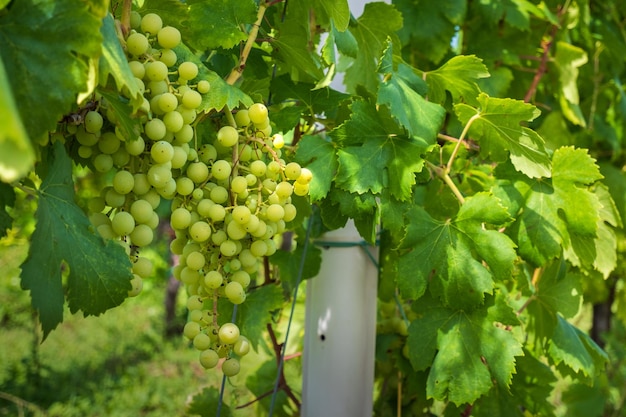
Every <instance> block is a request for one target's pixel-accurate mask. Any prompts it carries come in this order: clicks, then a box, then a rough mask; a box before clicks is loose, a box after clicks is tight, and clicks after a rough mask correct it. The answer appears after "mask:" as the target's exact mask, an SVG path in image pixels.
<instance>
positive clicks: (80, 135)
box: [70, 125, 98, 146]
mask: <svg viewBox="0 0 626 417" xmlns="http://www.w3.org/2000/svg"><path fill="white" fill-rule="evenodd" d="M70 126H71V125H70ZM75 136H76V140H77V141H78V143H80V144H81V145H85V146H93V145H95V144H96V143H98V136H96V135H94V134H93V133H89V132H87V131H86V130H85V128H84V127H83V126H79V127H78V128H77V130H76V134H75Z"/></svg>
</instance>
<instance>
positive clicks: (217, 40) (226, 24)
mask: <svg viewBox="0 0 626 417" xmlns="http://www.w3.org/2000/svg"><path fill="white" fill-rule="evenodd" d="M187 5H188V6H189V12H188V15H187V20H186V22H184V26H186V31H185V32H186V34H187V35H189V38H188V42H189V43H190V44H191V45H192V46H193V47H195V48H196V49H198V50H201V51H203V50H206V49H217V48H224V49H230V48H232V47H233V46H235V45H237V44H238V43H239V42H241V41H244V40H246V39H247V37H248V35H247V34H246V33H245V32H243V31H242V30H241V27H242V25H250V24H252V23H254V22H255V21H256V10H257V7H256V2H255V1H254V0H238V1H236V2H233V1H229V0H189V1H187Z"/></svg>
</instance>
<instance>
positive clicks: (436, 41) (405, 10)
mask: <svg viewBox="0 0 626 417" xmlns="http://www.w3.org/2000/svg"><path fill="white" fill-rule="evenodd" d="M394 4H396V5H397V7H398V9H399V10H400V11H401V12H402V15H403V16H404V19H405V20H406V22H410V23H407V24H405V25H404V26H403V27H402V29H401V30H400V38H401V39H402V43H403V44H407V43H409V42H411V43H414V44H415V45H419V46H418V47H419V50H420V53H421V54H424V55H425V56H426V57H427V58H428V59H429V60H430V61H432V62H439V61H441V59H442V58H443V57H444V56H445V55H446V53H447V52H448V51H449V50H450V47H451V43H452V37H453V36H454V34H455V32H456V30H457V27H458V25H461V24H462V23H463V19H464V18H465V14H466V9H467V2H466V1H465V0H439V1H431V2H420V3H419V6H418V7H416V6H415V2H413V1H411V0H394Z"/></svg>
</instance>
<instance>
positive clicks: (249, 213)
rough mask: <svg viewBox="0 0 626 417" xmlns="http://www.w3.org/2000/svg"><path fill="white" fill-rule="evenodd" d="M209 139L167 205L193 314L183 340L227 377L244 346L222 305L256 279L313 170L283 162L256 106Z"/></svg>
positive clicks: (239, 299)
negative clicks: (223, 314) (219, 314)
mask: <svg viewBox="0 0 626 417" xmlns="http://www.w3.org/2000/svg"><path fill="white" fill-rule="evenodd" d="M231 122H232V123H233V125H225V126H222V127H221V128H220V129H219V130H218V131H217V134H216V135H215V137H214V138H213V140H212V141H209V143H205V144H203V145H202V146H201V148H200V149H198V158H199V159H198V161H194V162H192V163H190V164H188V166H187V170H186V173H185V175H184V176H181V177H179V178H178V181H180V182H181V183H185V184H187V186H185V187H182V188H181V189H179V192H178V195H177V197H176V198H175V199H174V200H173V201H172V214H171V218H170V224H171V226H172V228H173V229H174V231H175V233H176V239H174V240H173V241H172V244H171V250H172V252H174V253H176V254H179V255H180V258H179V259H180V261H179V264H178V265H177V266H176V267H175V268H174V275H175V276H176V277H177V278H179V279H180V280H181V281H182V282H183V283H184V284H185V286H186V288H187V292H188V293H189V295H190V298H189V303H188V305H187V307H188V308H189V310H190V311H191V313H190V315H189V321H188V323H187V324H186V326H185V329H184V334H185V336H186V337H188V338H189V339H190V340H192V341H193V344H194V346H195V347H196V348H197V349H199V350H201V356H200V361H201V363H202V365H203V366H205V367H206V368H211V367H213V366H216V365H217V363H218V361H219V359H220V358H222V357H224V358H227V360H226V361H225V362H224V363H223V364H222V370H223V372H224V374H225V375H227V376H232V375H235V374H236V373H237V372H238V371H239V364H238V360H237V357H238V356H241V355H243V354H245V353H247V352H248V349H249V343H248V340H247V339H246V338H245V337H244V336H242V335H240V334H239V329H238V328H237V326H236V325H235V324H234V323H230V322H225V323H221V320H219V317H217V304H218V301H219V299H220V298H221V299H226V300H228V301H229V302H231V303H232V304H235V305H238V304H241V303H243V302H244V301H245V300H246V290H247V288H248V287H249V286H250V285H251V282H253V280H254V279H255V278H256V274H257V271H258V270H259V267H260V265H261V261H262V259H263V257H265V256H270V255H272V254H273V253H274V252H275V251H276V249H277V248H276V246H277V244H276V240H275V238H276V237H277V236H279V235H280V234H281V233H282V232H284V231H285V229H286V224H287V223H289V222H291V221H292V220H294V219H295V217H296V214H297V210H296V206H295V205H294V204H293V203H292V197H293V196H294V195H298V196H305V195H307V194H308V191H309V183H310V181H311V179H312V174H311V172H310V171H309V170H308V169H306V168H302V167H301V166H300V165H299V164H297V163H295V162H290V163H287V162H286V161H285V160H284V159H282V158H281V156H282V155H281V152H282V151H281V148H282V147H283V146H284V139H283V137H282V135H280V134H275V135H272V128H271V125H270V121H269V117H268V110H267V108H266V107H265V106H264V105H263V104H261V103H256V104H253V105H252V106H250V108H248V109H240V110H239V111H238V112H236V113H235V115H234V117H233V118H231Z"/></svg>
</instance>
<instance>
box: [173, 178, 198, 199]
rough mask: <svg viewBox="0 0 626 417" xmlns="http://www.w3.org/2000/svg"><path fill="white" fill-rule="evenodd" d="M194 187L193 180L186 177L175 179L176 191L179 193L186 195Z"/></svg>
mask: <svg viewBox="0 0 626 417" xmlns="http://www.w3.org/2000/svg"><path fill="white" fill-rule="evenodd" d="M194 188H195V186H194V183H193V181H191V180H190V179H189V178H187V177H179V178H178V179H177V180H176V192H177V193H178V194H180V195H184V196H187V195H189V194H191V193H192V192H193V190H194Z"/></svg>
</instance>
